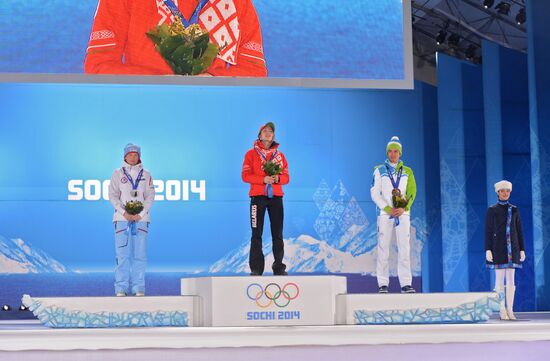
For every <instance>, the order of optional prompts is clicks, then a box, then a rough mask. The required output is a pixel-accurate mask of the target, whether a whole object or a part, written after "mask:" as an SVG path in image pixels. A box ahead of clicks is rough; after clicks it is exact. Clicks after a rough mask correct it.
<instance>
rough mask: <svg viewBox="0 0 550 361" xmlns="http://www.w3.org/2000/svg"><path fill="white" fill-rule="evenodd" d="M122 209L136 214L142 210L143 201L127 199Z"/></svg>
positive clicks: (133, 214)
mask: <svg viewBox="0 0 550 361" xmlns="http://www.w3.org/2000/svg"><path fill="white" fill-rule="evenodd" d="M124 210H125V211H126V213H128V214H130V215H132V216H135V215H136V214H140V213H141V211H143V203H141V202H140V201H129V202H126V204H125V205H124Z"/></svg>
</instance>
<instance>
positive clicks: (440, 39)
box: [435, 30, 447, 45]
mask: <svg viewBox="0 0 550 361" xmlns="http://www.w3.org/2000/svg"><path fill="white" fill-rule="evenodd" d="M445 39H447V32H446V31H445V30H439V32H438V33H437V36H436V37H435V42H436V43H437V45H441V44H443V43H444V42H445Z"/></svg>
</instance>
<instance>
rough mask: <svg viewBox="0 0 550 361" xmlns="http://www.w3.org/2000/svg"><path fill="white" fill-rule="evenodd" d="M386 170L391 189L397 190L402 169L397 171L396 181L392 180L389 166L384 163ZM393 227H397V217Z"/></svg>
mask: <svg viewBox="0 0 550 361" xmlns="http://www.w3.org/2000/svg"><path fill="white" fill-rule="evenodd" d="M386 170H387V171H388V176H389V178H390V181H391V185H392V187H393V189H399V182H401V175H402V174H403V167H401V168H399V171H398V172H396V173H397V180H394V179H393V175H392V173H391V169H390V166H389V165H388V164H387V163H386ZM391 218H394V217H393V216H391V217H390V219H391ZM395 226H396V227H397V226H399V217H395Z"/></svg>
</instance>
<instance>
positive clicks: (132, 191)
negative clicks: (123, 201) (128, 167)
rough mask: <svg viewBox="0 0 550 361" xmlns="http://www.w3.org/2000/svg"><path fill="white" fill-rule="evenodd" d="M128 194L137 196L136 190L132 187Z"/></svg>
mask: <svg viewBox="0 0 550 361" xmlns="http://www.w3.org/2000/svg"><path fill="white" fill-rule="evenodd" d="M130 195H131V196H132V197H133V198H137V196H138V191H137V190H135V189H132V190H131V191H130Z"/></svg>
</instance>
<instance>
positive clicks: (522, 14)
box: [516, 8, 527, 25]
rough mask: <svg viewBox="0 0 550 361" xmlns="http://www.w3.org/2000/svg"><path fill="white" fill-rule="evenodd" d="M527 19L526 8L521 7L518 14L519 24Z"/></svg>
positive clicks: (517, 20) (517, 21)
mask: <svg viewBox="0 0 550 361" xmlns="http://www.w3.org/2000/svg"><path fill="white" fill-rule="evenodd" d="M525 20H527V17H526V16H525V8H521V9H519V11H518V14H517V15H516V23H518V25H521V24H523V23H524V22H525Z"/></svg>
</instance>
